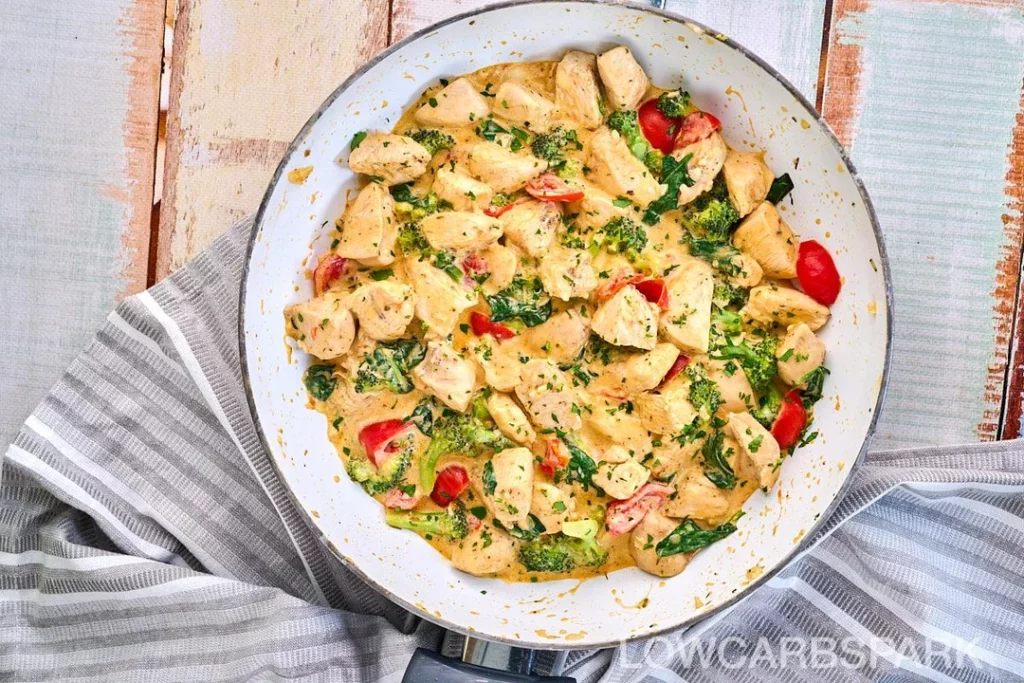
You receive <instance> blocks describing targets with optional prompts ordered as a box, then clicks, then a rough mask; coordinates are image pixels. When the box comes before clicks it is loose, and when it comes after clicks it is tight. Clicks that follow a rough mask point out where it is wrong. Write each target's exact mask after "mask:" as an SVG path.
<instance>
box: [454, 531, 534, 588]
mask: <svg viewBox="0 0 1024 683" xmlns="http://www.w3.org/2000/svg"><path fill="white" fill-rule="evenodd" d="M518 552H519V544H518V542H517V541H516V539H514V538H512V537H511V536H510V535H508V534H507V533H505V532H504V531H502V530H500V529H495V528H494V527H492V526H489V525H484V526H481V527H480V528H479V529H477V530H476V531H473V532H472V533H471V534H469V536H466V538H464V539H462V541H461V542H459V543H458V544H456V545H455V548H454V549H452V566H453V567H455V568H456V569H458V570H461V571H464V572H466V573H467V574H472V575H474V576H493V575H494V574H500V573H501V572H504V571H507V570H509V569H511V568H512V567H514V566H516V564H517V561H516V556H517V555H518Z"/></svg>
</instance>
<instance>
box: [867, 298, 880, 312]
mask: <svg viewBox="0 0 1024 683" xmlns="http://www.w3.org/2000/svg"><path fill="white" fill-rule="evenodd" d="M868 314H869V315H878V302H877V301H869V302H868Z"/></svg>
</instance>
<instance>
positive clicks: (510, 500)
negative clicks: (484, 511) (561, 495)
mask: <svg viewBox="0 0 1024 683" xmlns="http://www.w3.org/2000/svg"><path fill="white" fill-rule="evenodd" d="M491 467H492V469H493V472H494V481H495V482H496V486H495V487H494V493H493V495H488V494H487V489H486V484H485V489H484V500H485V501H486V502H487V506H488V507H489V508H490V509H491V514H493V515H494V517H495V518H496V519H497V520H498V521H499V522H501V523H502V524H504V525H505V526H506V527H513V526H523V525H525V524H526V520H527V518H528V517H529V516H530V503H531V502H532V501H533V453H531V452H530V449H529V448H506V449H505V450H503V451H501V452H500V453H495V454H494V456H493V457H492V458H491Z"/></svg>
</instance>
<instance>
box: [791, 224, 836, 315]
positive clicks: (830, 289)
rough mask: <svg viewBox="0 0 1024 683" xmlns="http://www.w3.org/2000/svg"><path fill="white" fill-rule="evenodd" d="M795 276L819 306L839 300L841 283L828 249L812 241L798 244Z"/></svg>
mask: <svg viewBox="0 0 1024 683" xmlns="http://www.w3.org/2000/svg"><path fill="white" fill-rule="evenodd" d="M796 276H797V279H798V280H799V282H800V287H801V288H802V289H803V290H804V293H806V294H807V296H809V297H811V298H812V299H814V300H815V301H817V302H818V303H819V304H824V305H825V306H831V305H832V304H834V303H835V302H836V299H837V298H839V290H840V289H842V286H843V283H842V281H841V280H840V279H839V271H838V270H836V264H835V261H833V260H832V254H830V253H828V249H826V248H825V247H823V246H821V245H820V244H818V243H817V242H815V241H814V240H805V241H803V242H801V243H800V254H799V255H798V256H797V259H796Z"/></svg>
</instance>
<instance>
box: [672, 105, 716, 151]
mask: <svg viewBox="0 0 1024 683" xmlns="http://www.w3.org/2000/svg"><path fill="white" fill-rule="evenodd" d="M721 128H722V122H721V121H719V120H718V119H717V118H715V117H714V116H712V115H711V114H709V113H707V112H706V111H695V112H693V113H692V114H687V115H686V116H685V117H684V118H683V122H682V123H681V124H679V134H678V135H677V136H676V143H675V145H676V146H675V148H676V149H680V148H682V147H686V146H687V145H692V144H693V143H695V142H700V141H701V140H703V139H704V138H706V137H707V136H709V135H711V134H712V133H714V132H715V131H716V130H720V129H721Z"/></svg>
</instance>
